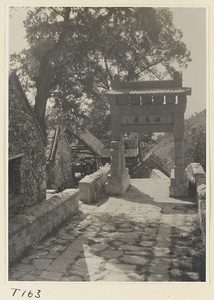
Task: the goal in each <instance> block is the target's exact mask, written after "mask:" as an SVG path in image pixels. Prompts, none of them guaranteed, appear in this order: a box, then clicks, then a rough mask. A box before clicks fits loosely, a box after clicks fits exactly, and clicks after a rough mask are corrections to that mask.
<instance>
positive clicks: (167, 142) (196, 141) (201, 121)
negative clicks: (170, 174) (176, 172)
mask: <svg viewBox="0 0 214 300" xmlns="http://www.w3.org/2000/svg"><path fill="white" fill-rule="evenodd" d="M205 131H206V110H203V111H202V112H200V113H196V114H195V115H193V116H191V118H189V119H187V120H185V133H184V156H185V158H184V163H185V167H187V165H188V164H189V163H191V162H194V160H195V159H197V160H202V162H201V161H196V162H200V163H201V164H202V165H203V167H204V168H205V164H206V163H205V162H204V156H206V153H204V152H205V146H204V145H203V144H204V142H205V141H204V138H206V134H205ZM199 134H200V137H199V136H198V135H199ZM200 146H201V147H202V149H200ZM195 148H197V149H198V151H199V150H200V151H202V152H203V153H199V154H198V156H197V155H195V151H196V150H197V149H195ZM150 152H154V153H155V154H156V155H158V156H159V157H160V158H161V159H162V160H163V161H164V162H165V163H166V164H167V165H168V166H169V167H170V169H171V168H173V167H174V137H173V133H165V134H164V135H159V136H158V137H157V144H156V145H155V146H154V147H153V148H152V149H151V150H150ZM194 156H195V157H196V158H195V159H194Z"/></svg>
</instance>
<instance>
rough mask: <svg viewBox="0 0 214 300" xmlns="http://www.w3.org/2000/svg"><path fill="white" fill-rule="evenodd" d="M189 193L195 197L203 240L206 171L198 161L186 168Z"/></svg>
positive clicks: (204, 229) (204, 231) (204, 233)
mask: <svg viewBox="0 0 214 300" xmlns="http://www.w3.org/2000/svg"><path fill="white" fill-rule="evenodd" d="M186 172H187V179H188V185H189V192H190V195H194V196H195V197H196V201H197V205H198V216H199V221H200V227H201V230H202V233H203V237H204V241H205V237H206V173H205V172H204V170H203V168H202V166H201V165H200V164H199V163H192V164H190V165H189V166H188V167H187V169H186Z"/></svg>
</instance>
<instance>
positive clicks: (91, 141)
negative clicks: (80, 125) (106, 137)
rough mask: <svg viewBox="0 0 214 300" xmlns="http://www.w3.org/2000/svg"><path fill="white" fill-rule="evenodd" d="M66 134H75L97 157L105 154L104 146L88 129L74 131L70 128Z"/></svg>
mask: <svg viewBox="0 0 214 300" xmlns="http://www.w3.org/2000/svg"><path fill="white" fill-rule="evenodd" d="M66 132H70V133H71V134H73V135H74V136H75V137H76V138H77V139H78V140H79V141H80V142H81V143H82V144H83V145H85V147H86V148H87V149H89V150H90V151H92V152H93V153H94V154H95V155H98V156H101V155H102V153H103V149H104V145H103V143H101V142H100V140H98V139H97V138H96V137H95V136H94V135H93V134H91V133H90V132H89V131H88V130H87V129H85V130H77V131H73V130H71V129H70V128H67V129H66Z"/></svg>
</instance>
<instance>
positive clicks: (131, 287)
mask: <svg viewBox="0 0 214 300" xmlns="http://www.w3.org/2000/svg"><path fill="white" fill-rule="evenodd" d="M112 2H113V1H103V0H102V1H93V2H92V1H90V3H89V2H87V1H76V0H75V1H63V3H60V4H59V1H56V0H55V1H45V2H44V1H41V0H40V1H36V3H35V1H32V0H29V1H26V0H22V1H19V2H18V3H17V2H15V1H6V0H3V1H2V0H1V1H0V26H1V27H0V28H2V30H1V31H0V40H1V49H0V80H1V81H0V82H1V90H0V95H1V98H0V99H1V118H0V122H1V126H0V130H1V137H2V143H1V147H0V151H1V152H0V154H1V155H0V163H1V166H3V168H2V172H1V178H0V179H1V183H2V185H1V187H2V189H1V191H2V198H3V199H2V201H1V203H2V207H1V210H0V214H1V215H0V220H1V229H0V237H1V245H2V247H1V255H0V266H3V267H2V268H1V270H2V271H1V274H0V297H2V296H3V297H2V299H6V300H9V299H20V297H18V296H17V297H13V296H12V291H11V288H20V289H22V290H23V291H24V290H32V291H36V290H38V289H40V290H41V291H42V292H41V298H40V299H48V300H49V299H51V300H54V299H60V298H61V299H66V300H67V299H75V300H76V299H77V300H79V299H81V300H82V299H93V300H96V299H101V300H102V299H111V300H114V299H117V300H118V299H119V298H122V299H136V300H137V299H143V300H144V299H152V300H153V299H160V300H161V299H164V300H166V299H167V298H168V299H172V300H176V299H179V300H180V299H181V298H182V299H184V300H186V299H206V300H207V299H208V300H209V299H213V298H214V296H213V295H214V285H213V258H214V257H213V256H214V255H213V253H212V252H213V251H212V247H213V241H214V237H213V214H212V212H213V203H212V202H211V198H212V196H213V191H212V189H211V188H212V187H211V178H212V175H213V160H212V157H211V154H212V153H213V151H212V149H213V142H214V138H213V136H212V132H213V124H214V123H213V121H212V112H214V110H213V104H212V101H211V99H213V97H214V91H213V87H212V84H211V83H212V82H213V74H212V73H213V56H214V21H213V20H214V1H208V0H205V1H183V0H182V1H179V2H178V1H157V0H156V1H151V2H149V1H115V2H114V3H113V4H112ZM22 5H23V6H53V5H54V6H57V5H60V6H64V5H67V6H83V5H84V6H92V5H93V6H107V5H108V6H165V7H181V6H182V7H207V26H208V27H207V66H208V67H207V107H206V109H207V129H208V130H207V136H208V137H209V141H210V143H209V147H207V167H208V168H207V180H208V188H207V195H208V197H209V198H208V199H209V201H208V200H207V204H208V205H207V206H208V207H207V208H208V209H207V229H208V230H207V253H208V258H207V259H208V264H209V268H207V272H208V274H207V275H208V281H207V282H206V283H204V282H203V283H200V282H197V283H191V282H190V283H189V282H185V283H183V282H182V283H171V282H169V283H168V282H167V283H163V282H160V283H150V282H148V283H145V282H143V283H139V282H136V283H129V282H126V283H90V282H81V283H71V282H66V283H64V282H63V283H61V282H60V283H55V282H17V281H16V282H11V281H9V282H8V281H7V279H6V278H7V277H6V276H5V274H6V275H7V271H6V270H7V263H6V262H7V254H8V253H7V246H6V245H7V232H8V230H7V229H8V228H7V225H6V224H7V216H6V214H5V212H7V204H6V203H7V189H6V185H7V181H6V180H5V174H6V170H7V159H6V158H7V150H5V149H6V147H5V143H7V136H8V134H7V115H6V111H7V104H6V100H5V99H6V98H5V97H6V95H7V88H8V84H7V82H8V80H7V78H8V76H7V75H8V74H7V73H6V63H7V58H6V57H7V53H8V44H7V37H6V22H5V20H6V18H7V7H8V6H22ZM7 22H8V20H7ZM209 183H210V184H209ZM208 223H209V225H208ZM208 241H209V243H208ZM208 270H209V271H208ZM24 298H25V299H26V298H27V299H28V297H22V298H21V299H24ZM32 299H33V298H32Z"/></svg>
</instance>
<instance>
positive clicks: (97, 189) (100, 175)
mask: <svg viewBox="0 0 214 300" xmlns="http://www.w3.org/2000/svg"><path fill="white" fill-rule="evenodd" d="M109 173H110V165H109V164H106V165H105V166H104V167H102V168H100V169H99V170H98V171H97V172H95V173H93V174H91V175H87V176H85V177H84V178H83V179H82V180H80V181H79V199H80V200H82V201H84V202H87V203H91V202H94V201H96V200H97V198H98V197H99V195H100V194H101V193H102V192H103V191H104V188H105V185H106V182H107V180H108V179H107V176H108V174H109Z"/></svg>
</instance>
